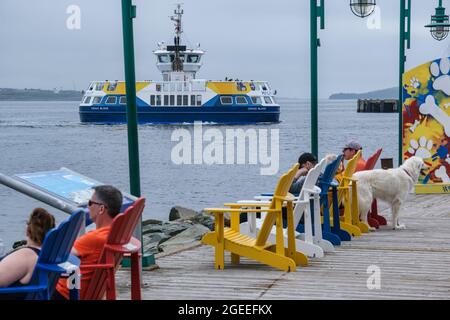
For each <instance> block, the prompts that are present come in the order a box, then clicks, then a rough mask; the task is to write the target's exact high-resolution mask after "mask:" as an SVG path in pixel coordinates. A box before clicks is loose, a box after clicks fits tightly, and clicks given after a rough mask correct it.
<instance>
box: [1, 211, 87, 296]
mask: <svg viewBox="0 0 450 320" xmlns="http://www.w3.org/2000/svg"><path fill="white" fill-rule="evenodd" d="M84 215H85V213H84V212H83V211H82V210H77V211H75V212H74V213H72V215H71V216H70V217H69V218H68V219H67V220H65V221H64V222H62V223H61V224H60V225H59V226H58V227H56V228H54V229H52V230H50V231H49V232H48V233H47V235H46V236H45V239H44V243H43V244H42V249H41V252H40V254H39V257H38V261H37V263H36V267H35V268H34V272H33V275H32V277H31V280H30V283H29V285H27V286H23V287H16V288H0V295H1V294H21V293H26V297H25V299H26V300H50V298H51V296H52V295H53V292H54V290H55V287H56V283H57V282H58V280H59V277H60V275H61V274H64V273H67V272H69V271H70V270H73V269H74V268H76V267H78V266H79V264H80V260H79V259H78V258H76V257H74V256H70V251H71V249H72V246H73V244H74V242H75V239H76V238H77V236H78V233H79V231H80V229H81V226H82V224H83V223H84ZM77 296H78V290H77V289H76V288H74V289H73V290H71V299H75V300H76V299H77Z"/></svg>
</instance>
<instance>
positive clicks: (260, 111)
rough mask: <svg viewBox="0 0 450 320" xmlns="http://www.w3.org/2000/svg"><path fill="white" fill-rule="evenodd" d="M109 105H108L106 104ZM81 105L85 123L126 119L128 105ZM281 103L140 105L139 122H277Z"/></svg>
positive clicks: (105, 122)
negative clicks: (196, 105)
mask: <svg viewBox="0 0 450 320" xmlns="http://www.w3.org/2000/svg"><path fill="white" fill-rule="evenodd" d="M105 109H106V108H105ZM105 109H102V107H90V106H86V107H84V106H80V121H81V122H83V123H97V124H120V123H126V122H127V119H126V109H125V107H122V108H117V107H108V109H107V110H105ZM279 118H280V107H279V106H270V107H269V106H264V107H261V106H259V107H146V108H139V107H138V123H140V124H145V123H155V124H180V123H193V122H195V121H201V122H211V123H223V124H253V123H277V122H279Z"/></svg>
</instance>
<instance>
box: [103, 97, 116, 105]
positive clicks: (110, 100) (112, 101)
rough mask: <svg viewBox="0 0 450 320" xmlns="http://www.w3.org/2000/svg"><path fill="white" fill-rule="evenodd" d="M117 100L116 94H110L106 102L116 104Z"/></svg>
mask: <svg viewBox="0 0 450 320" xmlns="http://www.w3.org/2000/svg"><path fill="white" fill-rule="evenodd" d="M116 101H117V99H116V97H114V96H109V97H108V99H106V102H105V103H106V104H116Z"/></svg>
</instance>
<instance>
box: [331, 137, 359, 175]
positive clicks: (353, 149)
mask: <svg viewBox="0 0 450 320" xmlns="http://www.w3.org/2000/svg"><path fill="white" fill-rule="evenodd" d="M359 150H362V147H361V145H360V144H359V143H358V142H356V141H349V142H348V143H347V144H346V145H345V146H344V149H343V150H342V154H343V157H342V162H341V164H340V166H339V169H338V174H337V177H336V178H337V179H338V180H340V179H339V178H340V177H341V176H342V173H343V172H344V170H345V167H344V161H348V160H350V159H352V158H353V157H354V156H355V154H356V153H357V152H358V151H359ZM365 167H366V161H365V160H364V159H363V157H362V156H360V157H359V159H358V162H357V163H356V170H355V171H361V170H364V168H365Z"/></svg>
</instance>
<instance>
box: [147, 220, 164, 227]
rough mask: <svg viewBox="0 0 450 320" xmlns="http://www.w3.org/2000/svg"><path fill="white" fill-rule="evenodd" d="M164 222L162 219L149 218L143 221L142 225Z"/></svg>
mask: <svg viewBox="0 0 450 320" xmlns="http://www.w3.org/2000/svg"><path fill="white" fill-rule="evenodd" d="M162 223H163V222H162V221H161V220H155V219H147V220H144V221H142V226H146V225H153V224H156V225H158V224H159V225H161V224H162Z"/></svg>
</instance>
